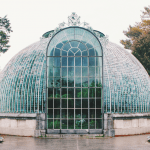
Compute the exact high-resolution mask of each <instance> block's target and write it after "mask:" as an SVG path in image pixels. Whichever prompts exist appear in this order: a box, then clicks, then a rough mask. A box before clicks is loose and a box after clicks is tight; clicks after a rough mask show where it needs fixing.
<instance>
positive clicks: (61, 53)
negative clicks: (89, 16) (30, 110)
mask: <svg viewBox="0 0 150 150" xmlns="http://www.w3.org/2000/svg"><path fill="white" fill-rule="evenodd" d="M47 129H48V133H52V132H53V133H54V130H53V131H51V129H56V130H58V131H59V130H60V129H61V133H67V131H68V130H69V131H70V130H71V131H72V132H73V133H74V132H77V131H78V132H80V133H81V129H82V132H83V133H84V130H83V129H89V131H90V129H102V49H101V45H100V43H99V41H98V40H97V38H96V37H95V36H94V35H93V34H92V33H91V32H89V31H88V30H86V29H83V28H79V27H70V28H66V29H64V30H63V31H60V32H59V33H57V34H56V35H55V36H54V37H53V38H52V40H51V41H50V43H49V46H48V50H47ZM66 129H67V130H66ZM72 129H73V130H72ZM79 130H80V131H79ZM58 131H57V132H58ZM85 131H86V130H85ZM89 131H88V132H89Z"/></svg>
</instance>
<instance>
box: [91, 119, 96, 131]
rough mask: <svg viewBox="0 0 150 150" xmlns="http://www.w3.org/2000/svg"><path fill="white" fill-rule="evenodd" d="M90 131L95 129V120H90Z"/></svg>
mask: <svg viewBox="0 0 150 150" xmlns="http://www.w3.org/2000/svg"><path fill="white" fill-rule="evenodd" d="M90 129H95V119H90Z"/></svg>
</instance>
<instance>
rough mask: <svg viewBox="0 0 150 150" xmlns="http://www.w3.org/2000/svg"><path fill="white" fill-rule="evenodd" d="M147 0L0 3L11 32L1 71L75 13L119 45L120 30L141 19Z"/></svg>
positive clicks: (6, 0) (20, 0)
mask: <svg viewBox="0 0 150 150" xmlns="http://www.w3.org/2000/svg"><path fill="white" fill-rule="evenodd" d="M148 5H150V0H0V17H4V16H5V15H7V18H8V19H9V20H10V22H11V26H12V30H13V32H12V33H11V34H10V43H9V44H10V45H11V47H10V49H9V50H8V51H7V52H6V53H5V54H2V55H1V57H0V66H1V69H3V68H4V66H5V65H6V64H7V63H8V61H9V60H10V59H11V58H12V57H13V56H14V55H15V54H17V53H18V52H19V51H20V50H22V49H24V48H25V47H27V46H29V45H30V44H32V43H34V42H36V41H39V40H40V37H41V36H42V34H43V33H45V32H47V31H50V30H53V29H55V28H56V27H57V26H58V24H59V23H62V22H63V21H64V22H66V23H68V19H67V18H68V16H70V15H71V13H72V12H76V13H77V15H79V16H80V17H81V19H80V21H81V22H87V23H89V24H90V26H91V27H92V28H93V29H94V30H99V31H101V32H102V33H104V34H105V35H108V36H109V41H111V42H114V43H116V44H118V45H120V46H122V45H121V44H120V40H121V39H125V38H126V37H125V36H124V34H123V30H127V28H128V27H129V25H132V26H133V25H135V22H139V21H140V20H141V18H140V15H142V13H141V10H144V7H145V6H148Z"/></svg>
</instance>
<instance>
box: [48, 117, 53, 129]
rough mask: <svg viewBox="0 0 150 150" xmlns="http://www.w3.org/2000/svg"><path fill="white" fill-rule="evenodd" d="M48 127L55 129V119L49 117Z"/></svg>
mask: <svg viewBox="0 0 150 150" xmlns="http://www.w3.org/2000/svg"><path fill="white" fill-rule="evenodd" d="M48 129H53V119H48Z"/></svg>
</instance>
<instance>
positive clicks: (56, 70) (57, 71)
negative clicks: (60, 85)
mask: <svg viewBox="0 0 150 150" xmlns="http://www.w3.org/2000/svg"><path fill="white" fill-rule="evenodd" d="M54 76H55V77H56V76H60V68H54Z"/></svg>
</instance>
